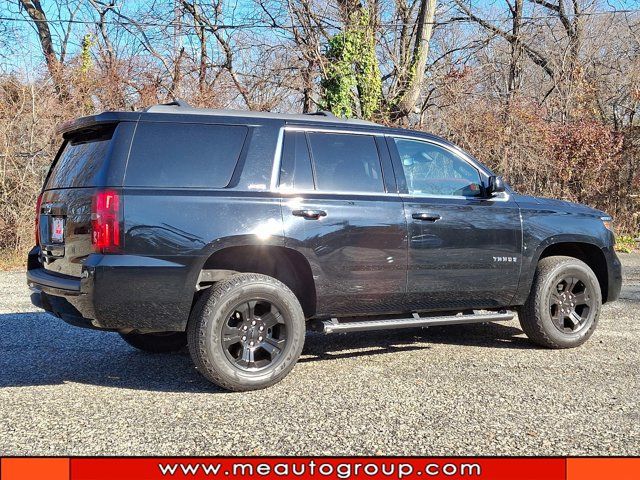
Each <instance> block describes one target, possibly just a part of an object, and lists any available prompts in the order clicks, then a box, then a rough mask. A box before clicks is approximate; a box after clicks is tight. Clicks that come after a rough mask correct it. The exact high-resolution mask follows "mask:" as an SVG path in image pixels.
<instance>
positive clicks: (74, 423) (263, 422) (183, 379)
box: [0, 255, 640, 456]
mask: <svg viewBox="0 0 640 480" xmlns="http://www.w3.org/2000/svg"><path fill="white" fill-rule="evenodd" d="M621 258H622V259H623V263H624V264H625V286H624V289H623V292H622V298H621V299H620V300H619V301H618V302H615V303H613V304H608V305H605V307H604V311H603V315H602V317H601V323H600V326H599V328H598V329H597V331H596V333H595V334H594V336H593V337H592V339H591V340H590V341H589V342H588V343H587V344H586V345H584V346H583V347H581V348H578V349H573V350H564V351H550V350H542V349H538V348H536V347H534V346H532V345H531V344H530V343H529V342H528V341H527V340H526V338H525V337H524V335H523V334H522V332H521V331H520V329H519V328H518V323H517V322H516V321H513V322H509V323H504V324H488V325H468V326H450V327H440V328H431V329H426V330H404V331H399V332H397V333H396V332H393V333H389V332H382V333H380V332H369V333H360V334H357V333H353V334H348V335H339V336H338V335H335V336H327V337H324V336H321V335H317V334H313V335H309V336H308V338H307V344H306V346H305V350H304V354H303V358H302V359H301V361H300V363H299V364H298V365H297V366H296V368H295V369H294V370H293V372H292V373H291V374H290V375H289V376H288V377H287V378H286V379H285V380H284V381H283V382H281V383H280V384H278V385H276V386H274V387H272V388H269V389H267V390H263V391H258V392H252V393H226V392H222V391H220V390H218V389H216V388H215V387H213V386H212V385H210V384H208V383H207V382H205V381H204V380H203V379H202V378H201V377H200V376H199V375H198V373H197V372H196V371H195V370H194V369H193V367H192V365H191V363H190V360H189V357H188V355H187V354H186V353H179V354H173V355H149V354H144V353H140V352H137V351H134V350H133V349H131V348H130V347H129V346H127V345H126V344H125V343H124V342H122V341H121V340H120V338H119V337H118V336H117V335H116V334H113V333H102V332H93V331H88V330H82V329H77V328H73V327H71V326H68V325H66V324H65V323H63V322H61V321H59V320H57V319H55V318H53V317H51V316H48V315H46V314H43V313H41V312H39V311H36V309H35V308H34V307H32V306H31V305H30V303H29V300H28V290H27V288H26V286H25V278H24V274H23V273H0V354H1V356H0V456H2V455H103V454H113V455H146V454H160V455H227V454H229V455H282V454H310V455H338V454H339V455H342V454H353V455H355V454H394V455H396V454H397V455H408V454H410V455H480V454H495V455H640V406H639V403H640V402H639V400H640V355H639V354H640V347H639V343H640V342H639V341H640V321H639V320H640V315H639V314H638V311H637V308H638V307H639V306H640V255H635V256H632V255H621Z"/></svg>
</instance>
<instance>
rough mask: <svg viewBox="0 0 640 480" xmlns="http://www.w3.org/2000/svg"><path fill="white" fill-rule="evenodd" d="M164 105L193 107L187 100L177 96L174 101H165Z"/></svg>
mask: <svg viewBox="0 0 640 480" xmlns="http://www.w3.org/2000/svg"><path fill="white" fill-rule="evenodd" d="M162 105H167V106H170V105H175V106H176V107H181V108H191V105H189V104H188V103H187V101H186V100H183V99H181V98H175V99H173V101H171V102H169V103H163V104H162Z"/></svg>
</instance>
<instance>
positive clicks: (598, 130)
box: [0, 76, 640, 252]
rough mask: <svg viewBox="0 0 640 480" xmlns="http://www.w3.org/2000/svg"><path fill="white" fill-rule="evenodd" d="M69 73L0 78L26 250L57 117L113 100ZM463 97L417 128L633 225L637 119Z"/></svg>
mask: <svg viewBox="0 0 640 480" xmlns="http://www.w3.org/2000/svg"><path fill="white" fill-rule="evenodd" d="M69 82H70V83H73V84H75V85H76V86H77V85H80V86H77V88H75V89H73V90H70V91H71V93H70V94H69V95H68V96H67V97H65V98H63V99H60V98H58V97H57V96H56V94H55V92H54V90H53V87H52V86H51V85H50V83H47V82H44V81H43V82H34V83H24V82H21V81H20V80H18V79H16V78H13V77H4V78H0V249H3V250H7V249H8V250H12V251H21V252H24V251H26V250H27V249H28V248H29V247H30V246H31V245H32V242H33V222H34V205H35V199H36V196H37V193H38V191H39V189H40V187H41V185H42V181H43V179H44V176H45V174H46V171H47V168H48V166H49V164H50V163H51V161H52V159H53V157H54V156H55V153H56V151H57V149H58V147H59V144H60V139H59V138H58V137H57V136H56V135H55V128H56V126H57V125H59V124H60V123H62V122H64V121H66V120H69V119H72V118H74V117H77V116H80V115H84V114H88V113H91V111H92V109H95V110H102V109H105V108H109V107H110V106H111V104H112V102H114V100H113V97H112V96H110V95H108V93H107V92H109V91H110V90H109V88H112V87H113V85H112V82H111V80H110V79H109V78H105V79H103V80H102V81H100V80H99V79H93V80H91V83H88V80H87V79H86V78H84V79H83V78H81V77H78V76H76V77H70V79H69ZM76 82H82V83H76ZM81 87H82V88H81ZM95 92H97V93H95ZM94 93H95V95H94ZM224 95H225V92H224V91H222V92H220V94H219V95H217V97H220V96H224ZM103 96H105V98H102V97H103ZM89 98H91V99H92V101H93V102H97V103H95V106H92V105H91V102H89V101H88V99H89ZM96 98H98V100H96ZM109 99H111V100H109ZM467 99H468V97H466V98H465V97H464V96H457V95H452V97H451V98H449V99H447V100H448V101H447V106H446V107H445V108H442V109H441V111H440V113H439V114H437V115H432V116H430V117H427V120H428V121H429V125H428V126H427V127H425V126H422V127H420V126H418V128H424V129H426V130H429V131H432V132H435V133H440V134H442V135H444V136H445V137H447V138H449V139H450V140H452V141H454V142H456V143H458V144H460V145H461V146H462V147H463V148H465V149H466V150H468V151H469V152H471V153H472V154H473V155H474V156H475V157H477V158H478V159H480V160H481V161H482V162H484V163H485V164H487V165H488V166H489V167H490V168H492V169H493V170H494V171H496V172H498V173H500V174H502V175H504V176H505V178H506V179H507V181H508V182H509V183H510V184H511V185H512V186H513V187H514V188H515V189H516V190H517V191H519V192H521V193H525V194H532V195H542V196H552V197H559V198H564V199H567V200H571V201H577V202H582V203H586V204H588V205H591V206H593V207H596V208H600V209H602V210H605V211H607V212H608V213H610V214H612V215H613V216H614V217H615V223H616V229H617V231H618V232H619V233H621V234H623V233H628V234H637V233H638V230H639V226H640V225H639V224H640V218H639V216H638V201H639V200H640V199H639V198H638V194H640V191H639V187H640V128H632V129H628V130H626V131H624V132H614V131H612V130H611V129H610V128H609V127H607V126H606V125H604V124H602V123H599V122H598V121H596V120H581V121H576V122H571V123H567V124H562V123H559V122H549V121H547V120H546V119H545V117H546V115H545V112H544V111H543V110H542V109H540V108H538V107H537V106H536V105H535V104H533V103H530V102H526V101H523V100H513V101H512V102H510V103H509V104H508V105H504V104H502V103H500V102H498V101H492V100H490V99H486V98H485V99H480V100H478V101H475V102H472V103H469V102H468V101H467ZM151 101H155V100H151ZM118 103H119V102H118ZM209 104H210V102H204V104H203V105H202V106H207V105H209ZM211 106H219V105H211ZM119 108H123V107H119Z"/></svg>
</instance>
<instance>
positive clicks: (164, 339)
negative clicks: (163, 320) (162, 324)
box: [120, 332, 187, 353]
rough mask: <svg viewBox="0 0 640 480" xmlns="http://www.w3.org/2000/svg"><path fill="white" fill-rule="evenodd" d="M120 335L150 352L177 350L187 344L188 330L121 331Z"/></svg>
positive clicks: (130, 343)
mask: <svg viewBox="0 0 640 480" xmlns="http://www.w3.org/2000/svg"><path fill="white" fill-rule="evenodd" d="M120 336H121V337H122V339H123V340H124V341H125V342H127V343H128V344H129V345H131V346H132V347H134V348H137V349H138V350H142V351H143V352H149V353H170V352H177V351H179V350H181V349H182V348H183V347H185V346H186V345H187V334H186V332H159V333H120Z"/></svg>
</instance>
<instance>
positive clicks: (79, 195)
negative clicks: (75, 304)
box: [38, 124, 121, 277]
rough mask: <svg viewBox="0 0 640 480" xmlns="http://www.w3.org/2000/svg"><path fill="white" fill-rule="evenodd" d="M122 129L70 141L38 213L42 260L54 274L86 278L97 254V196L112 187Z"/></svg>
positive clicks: (95, 130)
mask: <svg viewBox="0 0 640 480" xmlns="http://www.w3.org/2000/svg"><path fill="white" fill-rule="evenodd" d="M120 125H121V124H110V125H97V126H94V127H91V128H85V129H83V130H81V131H77V132H71V133H68V134H66V135H65V142H64V145H63V147H62V149H61V150H60V153H59V155H58V157H57V158H56V160H55V161H54V163H53V165H52V166H51V169H50V171H49V174H48V175H47V180H46V182H45V187H44V191H43V192H42V199H41V203H40V210H39V212H38V221H39V227H38V231H39V237H40V248H41V252H42V257H41V260H42V264H43V267H44V268H45V269H46V270H48V271H49V272H52V273H57V274H61V275H68V276H73V277H80V275H81V272H82V265H83V263H84V261H85V260H86V258H87V257H88V256H89V255H90V254H91V253H93V252H94V250H93V246H92V243H91V204H92V200H93V196H94V194H95V193H96V192H97V191H99V190H100V189H103V188H105V187H107V186H112V184H111V183H110V182H112V181H113V178H112V177H113V175H111V172H110V164H111V163H112V162H111V157H112V154H113V152H114V151H116V152H117V151H118V150H121V149H120V148H114V146H115V144H116V143H117V142H116V139H117V138H118V135H117V133H118V130H120ZM116 156H117V155H116ZM116 163H121V162H116ZM120 185H121V182H120Z"/></svg>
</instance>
